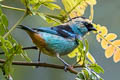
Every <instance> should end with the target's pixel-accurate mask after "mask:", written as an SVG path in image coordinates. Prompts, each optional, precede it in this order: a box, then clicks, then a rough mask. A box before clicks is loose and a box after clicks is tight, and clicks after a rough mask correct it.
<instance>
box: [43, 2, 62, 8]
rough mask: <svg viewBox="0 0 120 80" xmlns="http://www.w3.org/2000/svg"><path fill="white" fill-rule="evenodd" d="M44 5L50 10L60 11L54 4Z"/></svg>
mask: <svg viewBox="0 0 120 80" xmlns="http://www.w3.org/2000/svg"><path fill="white" fill-rule="evenodd" d="M44 5H45V6H46V7H47V8H49V9H51V10H54V9H61V8H60V6H58V5H57V4H54V3H44Z"/></svg>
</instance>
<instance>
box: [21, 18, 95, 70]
mask: <svg viewBox="0 0 120 80" xmlns="http://www.w3.org/2000/svg"><path fill="white" fill-rule="evenodd" d="M19 26H20V27H19V28H20V29H23V30H25V31H26V32H27V33H28V35H29V36H30V37H31V39H32V41H33V43H34V44H35V45H36V46H37V48H38V49H39V50H40V51H41V52H42V53H44V54H47V55H49V56H56V57H57V58H58V59H60V60H61V61H62V62H63V63H64V65H65V69H66V68H67V67H68V66H69V64H67V63H66V62H65V61H64V60H63V59H62V58H61V57H60V56H62V55H67V54H69V53H70V52H72V51H73V50H74V49H75V48H76V47H77V46H78V45H79V44H78V42H77V40H82V38H83V36H84V35H85V34H86V33H88V32H89V31H96V29H95V28H94V27H93V25H92V23H91V21H90V20H88V19H86V18H83V17H76V18H73V19H71V20H69V21H68V22H66V23H64V24H61V25H59V26H54V27H39V28H29V27H27V26H23V25H19Z"/></svg>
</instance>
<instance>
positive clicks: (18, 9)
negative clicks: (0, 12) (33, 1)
mask: <svg viewBox="0 0 120 80" xmlns="http://www.w3.org/2000/svg"><path fill="white" fill-rule="evenodd" d="M1 7H3V8H7V9H12V10H16V11H22V12H25V9H21V8H15V7H11V6H6V5H3V4H1Z"/></svg>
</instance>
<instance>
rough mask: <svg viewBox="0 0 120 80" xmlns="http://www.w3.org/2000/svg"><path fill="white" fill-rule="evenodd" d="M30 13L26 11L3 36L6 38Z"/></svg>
mask: <svg viewBox="0 0 120 80" xmlns="http://www.w3.org/2000/svg"><path fill="white" fill-rule="evenodd" d="M27 15H28V14H27V13H26V12H25V13H24V15H23V16H22V17H21V18H20V19H19V20H18V21H17V22H16V23H15V24H14V25H13V26H12V27H11V29H10V30H9V31H8V32H7V33H6V34H5V35H4V36H3V38H6V37H7V36H8V35H9V34H10V33H11V32H12V31H13V30H14V29H15V28H16V26H17V25H19V24H20V23H21V21H22V20H23V19H24V18H25V17H26V16H27Z"/></svg>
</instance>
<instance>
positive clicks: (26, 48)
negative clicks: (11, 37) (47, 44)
mask: <svg viewBox="0 0 120 80" xmlns="http://www.w3.org/2000/svg"><path fill="white" fill-rule="evenodd" d="M22 49H23V50H29V49H36V50H37V49H38V48H37V47H36V46H32V47H24V48H22ZM2 54H5V53H4V52H0V55H2Z"/></svg>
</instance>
